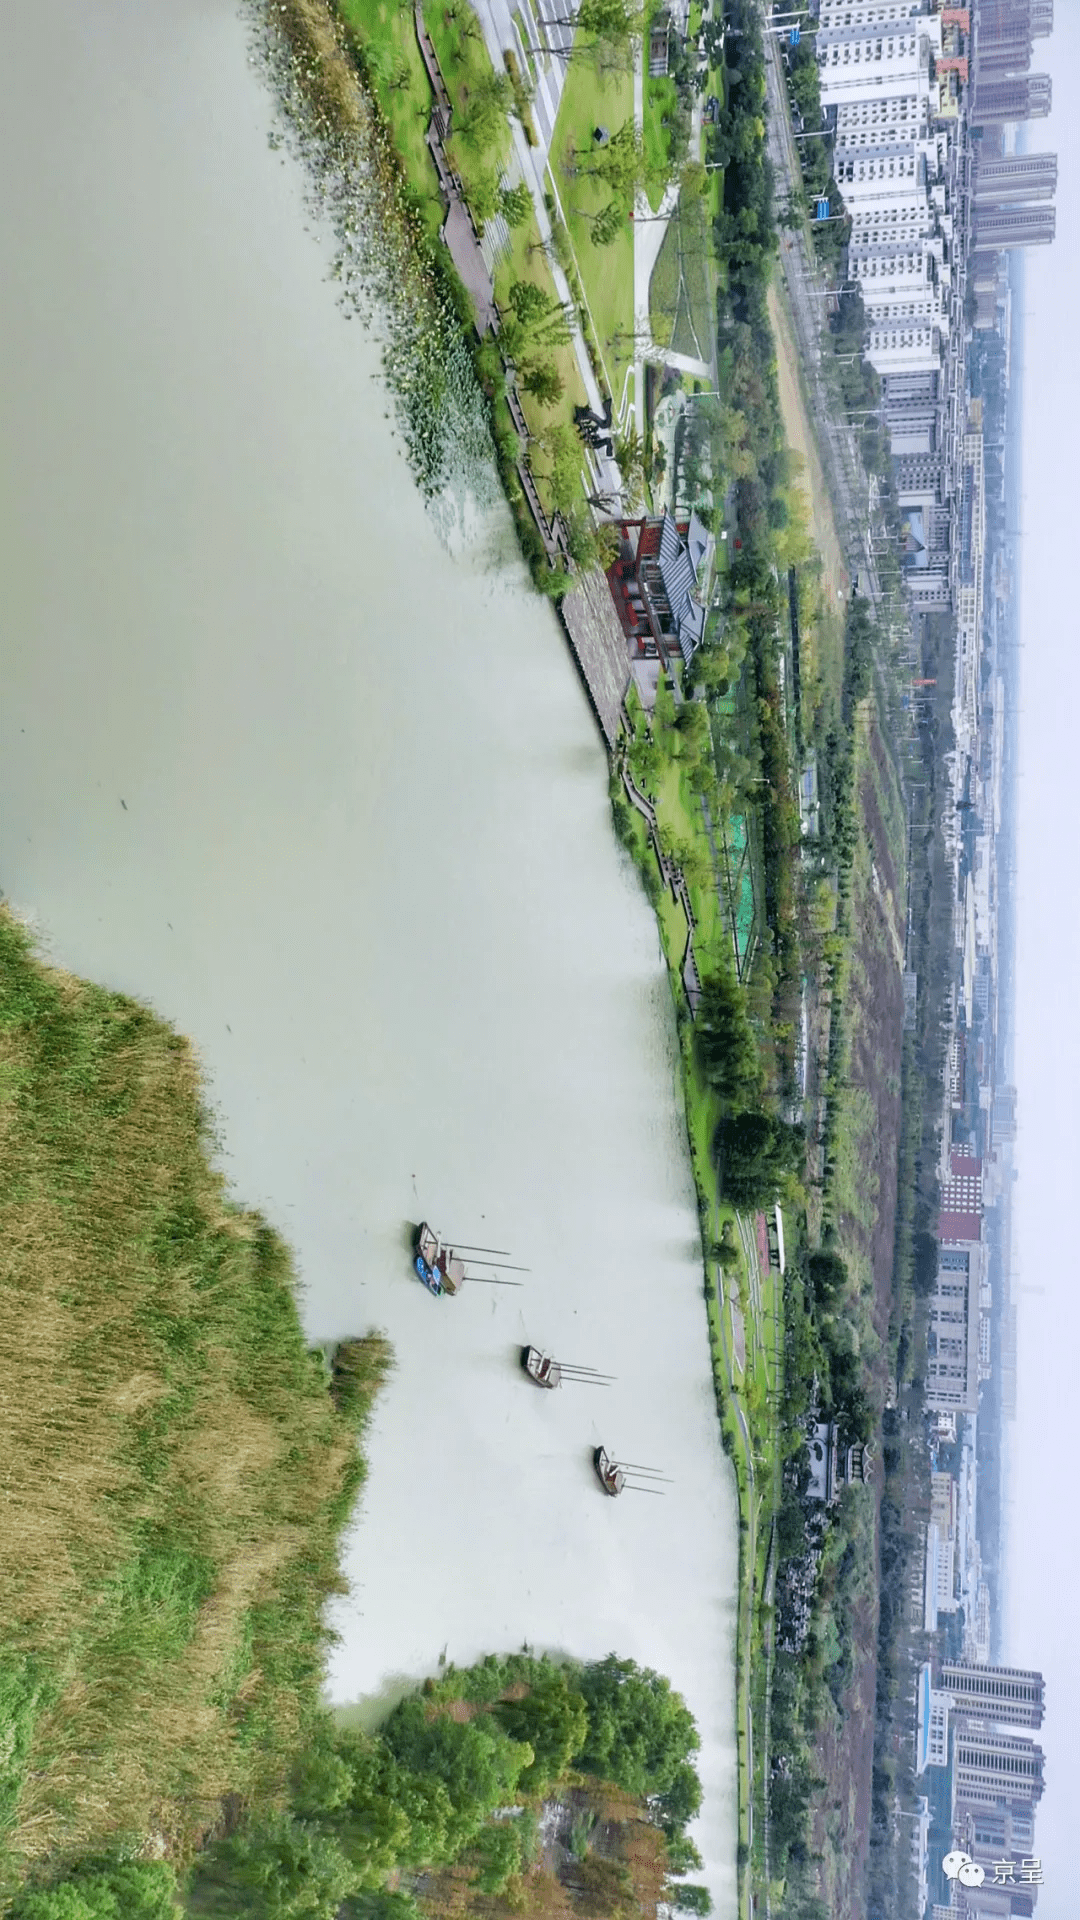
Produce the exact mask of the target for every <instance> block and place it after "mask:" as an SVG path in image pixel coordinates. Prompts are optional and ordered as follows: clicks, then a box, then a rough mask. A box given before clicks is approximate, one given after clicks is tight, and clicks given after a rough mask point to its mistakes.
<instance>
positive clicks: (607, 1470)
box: [593, 1447, 626, 1500]
mask: <svg viewBox="0 0 1080 1920" xmlns="http://www.w3.org/2000/svg"><path fill="white" fill-rule="evenodd" d="M593 1466H594V1467H595V1468H596V1477H597V1479H598V1480H599V1482H600V1485H601V1486H602V1487H603V1489H604V1492H605V1493H608V1494H610V1495H611V1498H612V1499H613V1500H614V1498H615V1496H616V1494H619V1493H621V1492H622V1490H623V1488H624V1487H625V1485H626V1475H625V1473H624V1472H623V1470H622V1468H621V1467H619V1466H616V1464H615V1462H614V1460H613V1459H612V1458H611V1456H610V1454H609V1453H608V1451H607V1448H606V1447H597V1448H596V1450H595V1452H594V1454H593Z"/></svg>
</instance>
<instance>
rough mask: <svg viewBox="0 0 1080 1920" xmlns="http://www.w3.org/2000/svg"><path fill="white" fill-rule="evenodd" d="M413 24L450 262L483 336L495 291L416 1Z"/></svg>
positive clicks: (492, 314) (447, 103)
mask: <svg viewBox="0 0 1080 1920" xmlns="http://www.w3.org/2000/svg"><path fill="white" fill-rule="evenodd" d="M413 22H414V25H415V27H416V39H417V44H418V45H419V48H420V53H421V56H422V58H423V62H424V65H425V67H426V68H427V73H428V79H429V80H430V81H431V90H432V92H433V93H434V95H435V105H434V107H433V108H432V112H431V120H430V122H429V124H428V130H427V132H426V134H425V135H424V138H425V140H426V142H427V145H428V147H429V149H430V151H431V157H432V159H433V161H434V162H435V170H436V172H437V173H438V176H439V185H440V187H441V188H442V192H443V198H444V199H445V201H446V203H447V207H446V218H445V220H444V221H443V226H442V238H443V240H444V241H445V242H446V245H447V247H448V248H449V250H450V258H451V259H452V261H453V263H454V266H455V267H456V268H457V271H458V273H459V275H460V277H461V280H462V282H463V284H464V286H465V289H466V291H467V293H468V294H469V296H470V298H471V299H472V303H473V306H474V308H475V309H476V330H477V332H478V333H479V334H480V335H483V334H485V333H486V332H487V331H488V328H489V327H491V326H493V325H494V323H495V317H496V308H495V288H494V287H493V285H492V282H491V275H490V273H489V272H488V268H487V262H486V261H485V259H484V254H483V249H482V247H481V245H480V235H479V234H478V233H477V230H476V224H475V222H474V220H473V217H472V214H471V213H470V211H469V207H468V203H467V201H466V199H465V190H464V188H463V187H462V184H461V181H460V180H459V178H458V176H457V174H456V173H455V171H454V168H453V166H452V165H451V162H450V156H449V154H448V153H447V151H446V141H447V139H448V138H449V135H450V122H451V118H452V113H451V107H450V96H449V94H448V93H447V91H446V84H445V82H444V80H443V76H442V71H441V69H440V67H439V61H438V56H437V54H436V52H435V48H434V46H433V44H432V41H431V37H430V35H429V33H428V30H427V28H426V26H425V25H424V10H423V7H422V6H421V4H420V0H415V4H414V6H413Z"/></svg>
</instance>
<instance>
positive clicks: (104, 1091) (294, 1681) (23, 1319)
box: [0, 908, 390, 1891]
mask: <svg viewBox="0 0 1080 1920" xmlns="http://www.w3.org/2000/svg"><path fill="white" fill-rule="evenodd" d="M0 1036H2V1038H0V1049H2V1052H0V1059H2V1074H3V1078H2V1087H3V1118H4V1125H3V1128H2V1130H0V1241H2V1244H3V1246H4V1248H5V1258H4V1262H3V1273H2V1277H0V1304H2V1312H0V1372H2V1376H3V1382H4V1391H3V1396H2V1400H0V1451H2V1457H3V1460H4V1485H3V1512H4V1525H3V1533H2V1538H0V1619H2V1623H3V1624H2V1627H0V1675H2V1680H0V1698H2V1702H3V1716H4V1727H5V1743H6V1744H5V1747H4V1758H3V1763H2V1766H0V1817H2V1822H3V1828H2V1843H3V1852H2V1860H0V1887H6V1888H7V1889H8V1890H9V1891H10V1889H11V1887H12V1886H13V1885H14V1884H15V1883H16V1882H17V1881H18V1879H19V1878H20V1876H21V1875H22V1874H23V1873H24V1872H25V1871H26V1870H27V1869H28V1868H31V1867H33V1866H34V1865H35V1864H42V1863H44V1862H48V1861H55V1860H56V1859H58V1858H65V1857H70V1856H72V1855H74V1854H77V1853H80V1852H93V1851H100V1850H102V1849H108V1848H116V1847H121V1846H122V1845H124V1844H127V1843H128V1838H129V1837H130V1836H134V1837H135V1838H134V1839H133V1840H132V1841H131V1844H133V1845H135V1846H137V1847H140V1848H143V1847H146V1846H147V1845H150V1846H151V1848H153V1847H154V1846H157V1847H159V1848H160V1849H161V1850H167V1851H168V1852H169V1853H170V1854H171V1855H172V1856H173V1857H174V1858H180V1859H183V1858H184V1857H185V1856H186V1855H187V1854H188V1853H189V1852H190V1851H191V1849H192V1848H193V1847H195V1846H196V1844H197V1843H198V1841H199V1839H200V1837H201V1836H202V1834H203V1833H204V1832H205V1831H206V1830H207V1829H212V1828H213V1827H214V1826H215V1825H216V1824H217V1823H218V1822H219V1821H220V1820H221V1817H222V1808H223V1805H224V1803H225V1801H226V1798H227V1796H229V1795H239V1796H241V1797H247V1796H257V1797H262V1798H265V1799H267V1800H269V1801H272V1800H273V1799H274V1797H275V1796H277V1795H279V1794H280V1792H281V1791H282V1789H283V1786H284V1783H285V1780H286V1778H287V1775H288V1771H289V1767H290V1765H291V1763H292V1757H293V1754H294V1753H295V1751H296V1748H297V1746H298V1745H299V1744H300V1743H301V1742H302V1741H303V1739H304V1738H305V1737H306V1735H307V1731H308V1729H309V1728H310V1726H311V1724H312V1721H313V1717H314V1716H315V1715H316V1714H317V1711H318V1690H319V1680H320V1674H321V1669H322V1665H323V1661H324V1658H325V1653H326V1646H327V1635H326V1630H325V1626H324V1622H323V1612H324V1608H325V1605H326V1602H327V1600H328V1599H329V1597H330V1595H331V1594H333V1593H334V1592H335V1591H337V1590H338V1588H339V1586H340V1573H339V1568H338V1548H339V1541H340V1536H341V1532H342V1529H343V1527H344V1526H345V1525H346V1524H347V1522H348V1520H349V1518H350V1516H351V1514H352V1512H353V1509H354V1507H355V1504H356V1501H357V1498H358V1496H359V1493H360V1490H361V1488H362V1486H363V1483H364V1477H365V1466H364V1460H363V1456H362V1454H361V1452H360V1450H359V1447H358V1444H357V1443H358V1440H359V1439H360V1437H361V1435H362V1433H363V1430H364V1427H365V1424H366V1421H367V1418H368V1414H369V1411H370V1408H371V1405H372V1402H373V1400H374V1397H375V1395H376V1393H377V1391H378V1388H379V1386H380V1384H381V1382H382V1381H383V1380H384V1378H385V1377H386V1374H387V1371H388V1368H389V1366H390V1353H389V1348H388V1346H387V1344H386V1342H385V1341H384V1340H383V1339H382V1338H381V1337H379V1336H378V1335H368V1336H367V1337H366V1338H364V1339H361V1340H354V1341H346V1342H344V1343H339V1345H338V1347H337V1349H336V1352H335V1353H334V1354H333V1356H332V1360H331V1362H330V1363H328V1362H327V1360H326V1359H325V1358H324V1356H323V1354H322V1353H321V1352H313V1351H312V1350H311V1349H310V1348H309V1347H308V1345H307V1343H306V1341H305V1339H304V1335H303V1331H302V1329H301V1325H300V1317H299V1313H298V1311H297V1306H296V1298H295V1282H294V1276H293V1271H292V1266H291V1261H290V1257H289V1254H288V1251H287V1249H286V1248H285V1246H284V1244H283V1242H282V1241H281V1240H280V1238H279V1237H278V1236H277V1234H275V1233H274V1232H273V1230H272V1229H271V1228H270V1227H269V1226H268V1225H267V1224H266V1222H265V1221H264V1220H262V1219H260V1218H259V1217H258V1215H255V1214H251V1213H244V1212H241V1211H240V1209H238V1208H237V1207H236V1206H235V1205H234V1204H233V1203H232V1201H231V1200H230V1198H229V1196H228V1194H227V1191H226V1188H225V1183H224V1181H223V1179H222V1177H221V1175H220V1173H218V1172H217V1171H216V1170H215V1168H214V1165H213V1160H214V1156H215V1153H216V1150H217V1145H218V1143H217V1142H216V1141H215V1138H214V1133H213V1125H212V1121H211V1117H210V1115H209V1112H208V1110H207V1107H206V1104H205V1090H204V1086H203V1083H202V1079H201V1076H200V1073H199V1069H198V1065H197V1062H196V1060H195V1057H194V1054H193V1052H192V1049H191V1047H190V1046H189V1045H188V1043H187V1042H186V1041H184V1040H183V1039H181V1038H180V1036H179V1035H178V1034H176V1033H175V1032H174V1031H173V1030H172V1029H171V1028H170V1027H169V1026H167V1025H166V1023H165V1022H164V1021H161V1020H159V1019H157V1018H156V1017H155V1016H154V1015H153V1014H152V1013H150V1012H149V1011H148V1010H147V1009H146V1008H145V1007H143V1006H140V1005H138V1004H137V1003H136V1002H134V1001H132V1000H129V999H126V998H124V997H123V996H122V995H120V994H112V993H107V992H104V991H103V990H102V989H100V988H97V987H93V986H89V985H87V984H85V983H84V982H81V981H78V980H75V979H73V978H72V976H71V975H69V974H65V973H61V972H59V971H57V970H56V969H55V968H49V967H46V966H44V965H43V964H42V963H41V962H40V960H39V959H38V958H37V957H36V956H35V954H34V952H33V949H32V947H31V944H30V941H29V938H28V936H27V934H26V933H25V931H24V930H23V929H22V928H21V927H20V926H19V925H18V924H17V922H16V921H15V920H14V919H13V918H12V916H11V914H10V912H9V911H8V910H7V908H0ZM148 1837H149V1838H148Z"/></svg>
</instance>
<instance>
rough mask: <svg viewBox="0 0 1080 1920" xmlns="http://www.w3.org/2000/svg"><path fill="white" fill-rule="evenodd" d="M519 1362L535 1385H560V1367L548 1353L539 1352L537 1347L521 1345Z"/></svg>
mask: <svg viewBox="0 0 1080 1920" xmlns="http://www.w3.org/2000/svg"><path fill="white" fill-rule="evenodd" d="M521 1364H522V1366H523V1367H524V1369H525V1371H526V1373H527V1374H528V1376H529V1379H530V1380H531V1381H532V1382H533V1385H534V1386H537V1387H558V1386H561V1385H562V1368H561V1367H560V1365H559V1363H558V1361H557V1360H553V1359H552V1358H551V1355H550V1354H549V1353H541V1351H540V1349H539V1347H522V1349H521Z"/></svg>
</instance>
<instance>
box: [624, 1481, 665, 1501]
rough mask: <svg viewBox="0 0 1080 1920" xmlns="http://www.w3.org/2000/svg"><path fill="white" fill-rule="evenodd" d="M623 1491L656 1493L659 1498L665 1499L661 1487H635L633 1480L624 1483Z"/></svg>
mask: <svg viewBox="0 0 1080 1920" xmlns="http://www.w3.org/2000/svg"><path fill="white" fill-rule="evenodd" d="M623 1492H624V1493H655V1495H656V1497H657V1499H658V1500H663V1498H664V1492H663V1489H662V1488H661V1487H635V1485H634V1483H633V1481H632V1480H627V1481H625V1482H624V1483H623Z"/></svg>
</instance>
